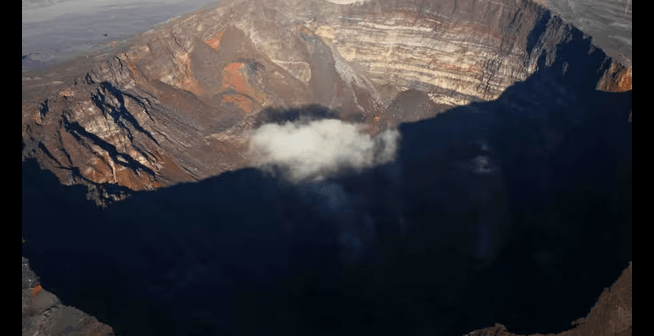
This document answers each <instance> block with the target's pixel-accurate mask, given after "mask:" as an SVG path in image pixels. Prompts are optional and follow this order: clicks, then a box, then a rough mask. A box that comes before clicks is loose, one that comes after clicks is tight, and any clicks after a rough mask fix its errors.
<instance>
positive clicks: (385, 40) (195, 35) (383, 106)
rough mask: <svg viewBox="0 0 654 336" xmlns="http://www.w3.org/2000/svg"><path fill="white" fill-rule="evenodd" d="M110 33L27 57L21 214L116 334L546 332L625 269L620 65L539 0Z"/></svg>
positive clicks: (67, 290) (241, 6)
mask: <svg viewBox="0 0 654 336" xmlns="http://www.w3.org/2000/svg"><path fill="white" fill-rule="evenodd" d="M113 48H114V49H112V51H111V52H110V53H109V52H103V53H99V54H97V55H93V56H92V57H88V58H85V59H83V60H75V61H70V62H63V63H61V64H57V65H54V66H51V67H49V68H47V69H41V70H34V71H30V72H24V73H23V79H22V83H23V96H22V101H23V104H22V148H23V149H22V155H23V177H22V181H23V193H22V201H23V202H22V215H23V237H24V238H25V243H24V244H23V255H24V256H25V257H27V258H28V259H29V260H30V265H31V267H32V268H33V269H34V270H35V272H36V273H37V274H38V275H39V276H40V277H41V284H42V285H43V287H44V288H46V289H48V290H50V291H52V292H53V293H54V294H56V295H57V296H58V297H60V298H61V300H63V302H64V303H65V304H67V305H70V306H74V307H77V308H79V309H81V310H83V311H84V312H86V313H89V314H90V315H93V316H95V317H97V318H98V319H99V320H100V321H102V322H104V323H106V324H108V325H109V326H111V327H112V328H113V330H114V331H115V332H116V333H117V334H121V335H215V334H234V335H245V334H258V335H260V334H266V335H270V334H289V333H298V334H305V335H336V334H338V335H349V334H353V335H354V334H361V333H365V334H372V333H383V334H394V335H423V334H430V335H463V334H465V333H470V332H472V331H473V330H475V329H481V328H484V327H488V326H492V325H494V324H495V323H501V324H503V325H506V326H508V328H509V330H510V331H512V332H516V333H523V334H526V333H538V332H543V333H544V332H547V333H550V332H561V331H564V330H568V329H570V327H571V325H570V322H571V321H574V320H577V319H579V318H583V317H585V316H587V314H588V312H589V311H590V309H591V307H592V306H593V304H594V303H595V300H596V299H597V298H598V296H599V294H600V293H602V289H603V288H604V287H608V286H610V285H611V283H613V281H615V279H617V278H618V276H619V275H620V274H621V273H622V271H623V270H624V269H625V268H627V267H628V266H629V265H630V261H631V259H632V255H631V220H632V219H631V218H632V210H631V199H632V198H631V193H632V189H631V186H632V175H631V172H632V170H631V164H632V161H631V160H632V141H631V134H632V129H631V127H632V124H631V99H632V96H631V64H624V61H618V60H617V58H615V57H613V56H609V55H608V54H607V53H606V52H605V51H604V50H602V49H601V48H599V47H597V46H596V45H594V43H593V40H592V38H591V37H590V36H588V35H587V34H585V33H583V32H582V31H580V30H578V29H577V28H575V26H573V25H571V24H568V23H566V22H565V21H564V20H562V19H561V18H560V17H559V16H557V15H555V14H554V13H553V12H551V11H550V10H549V9H547V8H546V7H544V6H542V4H539V3H536V2H533V1H527V0H495V1H476V0H464V1H461V0H458V1H449V0H443V1H407V0H379V1H377V0H370V1H363V2H350V1H318V0H290V1H276V0H275V1H260V0H243V1H239V0H232V1H230V0H226V1H220V2H219V3H217V4H216V5H214V6H212V7H207V8H203V9H202V10H199V11H196V12H193V13H190V14H186V15H183V16H181V17H179V18H176V19H174V20H170V21H168V22H165V23H162V24H160V25H159V26H157V27H156V28H155V29H152V30H150V31H147V32H144V33H142V34H139V35H137V36H135V37H134V38H133V39H130V40H129V41H126V42H124V43H122V44H121V45H120V46H117V47H113ZM325 121H328V122H325ZM273 124H274V125H276V126H274V127H273ZM289 125H290V126H289ZM285 126H289V127H291V126H292V127H291V128H290V129H286V128H283V127H285ZM325 127H327V128H325ZM351 127H353V128H354V129H356V131H357V132H350V131H349V130H350V129H351ZM264 129H266V130H268V131H270V130H274V131H275V132H277V133H274V134H273V136H271V137H263V136H262V132H263V130H264ZM294 129H297V130H307V131H306V132H310V133H307V134H308V136H305V137H304V138H302V139H309V140H307V141H309V142H310V144H307V145H306V146H301V149H300V150H298V151H300V153H299V154H298V155H296V156H292V157H291V158H292V160H291V161H289V159H287V158H288V157H289V156H283V155H276V156H274V157H273V156H271V157H272V158H269V159H267V160H262V159H261V154H260V153H261V151H256V150H254V151H253V150H252V148H253V146H259V147H257V148H259V149H260V148H266V149H267V150H272V149H271V148H278V147H273V146H272V143H273V142H275V141H278V140H279V139H282V138H284V137H285V136H288V137H289V139H295V138H292V137H291V136H292V135H293V134H295V133H292V132H295V131H293V130H294ZM262 139H263V140H262ZM257 141H258V142H257ZM262 146H263V147H262ZM311 146H313V147H312V148H311V150H312V151H311V152H306V151H305V149H306V148H308V147H311ZM354 148H356V150H355V149H354ZM288 151H291V149H288V150H280V152H283V153H282V154H284V155H286V154H288V153H287V152H288ZM257 153H258V154H257ZM307 153H308V154H307ZM380 153H382V154H383V155H382V154H380ZM277 154H279V153H277ZM327 155H333V157H334V158H335V159H334V160H327V161H329V162H326V161H325V160H317V159H316V158H317V157H322V158H323V159H324V157H327ZM368 156H369V158H368ZM329 157H330V158H331V156H329ZM380 157H383V159H380ZM335 160H338V162H340V163H339V164H340V165H339V166H338V167H337V168H338V169H331V165H333V162H332V161H335ZM270 162H273V163H275V165H276V167H277V168H280V167H281V170H285V171H293V172H297V171H301V172H302V173H300V175H297V174H296V175H294V176H302V177H305V176H309V178H300V179H295V180H293V181H289V180H287V179H284V178H283V176H282V175H280V174H279V172H280V171H281V170H279V169H272V170H270V169H264V168H265V167H263V166H265V165H267V164H269V163H270ZM262 167H263V168H262ZM307 167H308V168H307ZM328 168H329V169H328ZM306 171H308V173H306V174H305V172H306ZM629 269H630V268H629ZM26 286H28V287H26ZM34 286H37V284H36V283H34V284H31V282H30V284H29V285H25V283H24V290H27V289H31V288H33V287H34ZM621 309H627V308H624V307H623V308H621ZM628 309H629V312H630V311H631V310H630V309H631V307H630V306H629V307H628ZM629 316H630V315H629ZM626 328H630V323H629V326H625V327H624V328H623V329H624V330H627V329H626ZM629 330H630V329H629ZM614 331H616V332H621V331H623V330H614Z"/></svg>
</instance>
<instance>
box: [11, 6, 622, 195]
mask: <svg viewBox="0 0 654 336" xmlns="http://www.w3.org/2000/svg"><path fill="white" fill-rule="evenodd" d="M574 30H575V28H573V27H572V26H569V25H567V24H565V23H563V22H562V21H561V20H560V19H559V18H558V17H556V16H552V15H551V14H550V12H549V11H547V10H546V9H544V8H543V7H541V6H539V5H537V4H535V3H532V2H529V1H514V0H511V1H509V0H506V1H499V2H493V1H482V2H477V1H463V2H461V1H458V2H448V1H442V2H426V1H424V2H407V1H369V2H365V3H362V4H356V5H352V4H349V5H343V4H338V3H330V2H326V1H279V2H270V1H265V2H264V1H228V2H221V3H220V4H219V5H217V6H215V8H212V9H207V10H204V11H201V12H197V13H194V14H192V15H186V16H184V17H181V18H178V19H176V20H172V21H170V22H167V23H165V24H162V25H161V26H160V27H158V28H157V29H154V30H151V31H149V32H146V33H144V34H142V35H140V36H138V37H136V38H135V39H134V40H133V41H131V42H130V43H129V45H127V46H125V47H124V49H123V51H122V52H120V53H118V54H116V55H115V56H106V57H105V58H104V60H101V61H99V62H98V64H97V66H95V68H94V69H93V70H91V71H89V72H88V73H86V74H85V73H84V72H82V73H77V76H72V75H70V76H71V78H70V79H69V80H67V81H62V80H61V78H59V80H58V81H56V82H55V81H53V82H47V81H48V79H46V78H48V75H47V74H40V75H39V74H37V75H25V76H24V77H23V87H24V88H26V87H27V89H25V90H24V95H26V96H27V97H24V99H23V100H24V102H26V103H24V104H23V143H24V150H23V157H24V158H27V157H35V158H37V159H38V160H39V162H40V164H41V165H42V166H43V167H44V168H47V169H49V170H52V171H53V172H55V173H56V174H57V175H58V176H59V178H60V179H61V181H62V182H63V183H65V184H75V183H82V184H85V185H87V186H89V188H90V190H93V191H94V197H95V198H96V199H97V200H98V201H99V202H106V201H107V200H111V199H120V198H122V197H123V196H121V195H125V194H128V193H129V192H130V191H136V190H149V189H155V188H159V187H162V186H168V185H172V184H175V183H178V182H182V181H193V180H200V179H203V178H206V177H208V176H214V175H217V174H220V173H222V172H225V171H229V170H234V169H237V168H241V167H244V166H246V165H247V162H248V158H247V153H246V151H245V143H246V140H247V138H248V134H249V132H250V131H251V128H252V127H251V125H252V118H253V117H254V116H256V115H257V113H258V112H260V111H261V110H263V109H265V108H267V107H276V108H278V107H296V106H304V105H309V104H319V105H322V106H326V107H328V108H331V109H335V110H337V111H339V112H340V113H341V118H342V119H346V120H352V121H363V122H367V123H370V124H371V125H375V126H376V127H382V128H384V127H387V126H392V125H397V124H398V123H400V122H404V121H416V120H420V119H424V118H428V117H432V116H434V115H435V114H437V113H438V112H439V111H443V110H445V109H447V108H449V107H453V106H462V105H466V104H468V103H470V102H475V101H490V100H493V99H496V98H498V97H499V95H500V94H501V93H502V92H503V91H504V90H505V89H506V88H507V87H509V86H511V85H512V84H514V83H516V82H519V81H523V80H525V79H526V78H527V77H528V76H529V75H530V74H532V73H534V71H536V70H537V69H538V68H539V67H542V66H545V67H546V66H548V65H549V64H552V63H553V62H554V61H555V59H556V57H557V55H556V54H557V46H558V45H559V44H561V43H564V42H566V41H569V40H570V39H571V38H573V37H572V36H573V34H572V33H571V32H573V31H574ZM575 38H577V37H575ZM589 51H590V50H589ZM99 58H102V57H99ZM539 60H544V62H542V63H540V64H539ZM611 64H613V65H611ZM619 67H620V65H616V64H614V63H612V62H611V59H610V58H607V59H606V64H603V65H601V67H600V68H598V69H597V71H598V72H600V73H601V72H607V75H606V76H605V77H606V78H607V79H605V80H603V81H602V83H601V84H599V86H601V87H606V88H607V89H611V90H615V89H616V88H619V89H620V90H624V89H625V88H626V87H627V86H626V84H624V83H623V82H624V81H625V80H624V79H623V78H625V75H623V74H622V73H623V72H620V71H617V70H616V69H617V68H619ZM73 68H74V67H73ZM79 70H80V69H79V68H75V70H72V72H76V71H79ZM49 71H50V72H52V71H54V70H49ZM82 71H83V70H82ZM616 71H617V72H616ZM616 76H618V77H620V78H621V79H619V80H618V79H615V78H616ZM610 83H617V84H610ZM621 83H622V84H621ZM616 85H617V86H616ZM43 86H45V87H47V88H49V90H53V87H55V88H56V89H54V90H55V92H53V94H51V95H49V96H46V95H44V91H45V92H47V90H39V91H38V92H33V91H31V90H33V88H35V87H43ZM406 92H414V95H415V94H418V95H422V96H423V97H425V98H424V104H423V105H424V106H425V107H424V108H419V107H418V108H414V109H411V110H412V111H410V112H409V111H401V110H400V109H397V108H393V106H398V104H397V103H396V104H394V102H395V100H402V99H405V100H406V98H403V97H405V96H406V95H407V93H406ZM400 105H401V104H400Z"/></svg>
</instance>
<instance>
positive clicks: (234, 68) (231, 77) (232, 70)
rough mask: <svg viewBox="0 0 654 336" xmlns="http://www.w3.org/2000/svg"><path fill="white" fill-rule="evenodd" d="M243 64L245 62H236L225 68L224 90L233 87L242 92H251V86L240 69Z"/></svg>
mask: <svg viewBox="0 0 654 336" xmlns="http://www.w3.org/2000/svg"><path fill="white" fill-rule="evenodd" d="M243 65H244V64H243V63H239V62H234V63H230V64H229V65H227V66H226V67H225V68H224V69H223V90H229V89H232V90H234V91H236V92H238V93H242V94H248V93H249V91H250V87H249V85H248V84H247V82H246V81H245V78H244V76H243V74H242V73H241V71H239V70H240V69H241V68H243Z"/></svg>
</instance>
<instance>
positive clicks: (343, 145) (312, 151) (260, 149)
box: [250, 119, 400, 182]
mask: <svg viewBox="0 0 654 336" xmlns="http://www.w3.org/2000/svg"><path fill="white" fill-rule="evenodd" d="M362 128H363V126H362V125H360V124H351V123H346V122H343V121H341V120H337V119H322V120H316V121H311V122H309V123H290V122H289V123H286V124H284V125H278V124H265V125H263V126H261V127H260V128H259V129H257V131H256V132H255V133H254V135H253V136H252V138H251V142H250V154H251V157H253V159H254V166H255V167H258V168H260V169H263V170H269V171H273V170H274V169H280V168H281V170H282V171H283V172H284V174H285V175H286V177H287V178H288V179H290V180H291V181H295V182H298V181H301V180H305V179H308V178H314V179H315V178H319V177H320V176H325V175H330V174H333V173H336V172H338V171H339V170H341V169H344V168H351V169H362V168H368V167H373V166H376V165H379V164H383V163H386V162H389V161H392V160H393V159H394V158H395V156H396V153H397V148H398V140H399V137H400V133H399V131H398V130H396V129H394V130H390V129H389V130H385V131H383V132H381V133H379V134H377V135H376V136H374V137H373V136H370V135H368V134H366V133H363V132H362Z"/></svg>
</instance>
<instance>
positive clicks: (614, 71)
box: [597, 62, 632, 92]
mask: <svg viewBox="0 0 654 336" xmlns="http://www.w3.org/2000/svg"><path fill="white" fill-rule="evenodd" d="M631 81H632V68H631V66H623V65H622V64H620V63H617V62H614V63H612V64H611V67H610V68H609V69H608V70H607V71H606V72H605V73H604V75H603V76H602V78H601V79H600V80H599V83H598V87H597V88H598V89H599V90H601V91H609V92H625V91H629V90H631V87H632V82H631Z"/></svg>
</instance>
